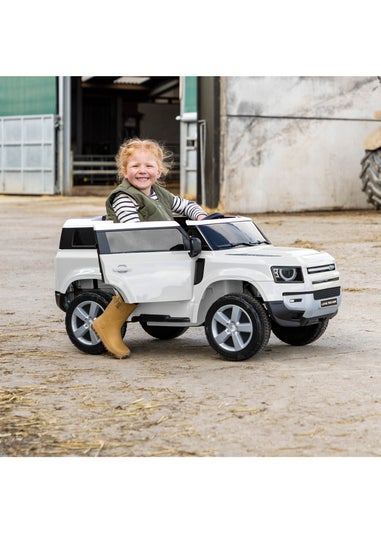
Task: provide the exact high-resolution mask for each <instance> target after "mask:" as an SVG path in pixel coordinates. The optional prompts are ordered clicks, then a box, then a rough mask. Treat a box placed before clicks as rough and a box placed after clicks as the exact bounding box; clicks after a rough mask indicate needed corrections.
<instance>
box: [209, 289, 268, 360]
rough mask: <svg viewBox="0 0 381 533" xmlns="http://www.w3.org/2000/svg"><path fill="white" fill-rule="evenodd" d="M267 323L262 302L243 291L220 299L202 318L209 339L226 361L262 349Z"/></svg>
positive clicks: (266, 338) (247, 356) (265, 337)
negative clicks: (204, 317) (203, 318)
mask: <svg viewBox="0 0 381 533" xmlns="http://www.w3.org/2000/svg"><path fill="white" fill-rule="evenodd" d="M270 332H271V328H270V322H269V319H268V317H267V314H266V312H265V310H264V308H263V307H262V305H261V304H260V303H259V302H258V300H256V299H255V298H253V297H251V296H248V295H246V294H228V295H226V296H223V297H222V298H219V300H217V301H216V302H215V303H214V304H213V305H212V306H211V308H210V309H209V311H208V313H207V315H206V319H205V333H206V337H207V339H208V342H209V344H210V346H211V347H212V348H214V350H216V352H217V353H219V354H220V355H221V356H222V357H223V358H224V359H227V360H228V361H244V360H245V359H249V358H250V357H252V356H253V355H255V354H256V353H258V352H260V351H261V350H263V348H264V347H265V346H266V345H267V343H268V340H269V337H270Z"/></svg>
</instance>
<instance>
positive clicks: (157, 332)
mask: <svg viewBox="0 0 381 533" xmlns="http://www.w3.org/2000/svg"><path fill="white" fill-rule="evenodd" d="M141 326H142V328H143V329H144V331H145V332H146V333H148V335H151V337H155V338H156V339H160V340H170V339H175V338H176V337H180V335H182V334H183V333H185V332H186V330H187V329H188V328H187V327H181V326H149V325H148V324H147V323H146V322H141Z"/></svg>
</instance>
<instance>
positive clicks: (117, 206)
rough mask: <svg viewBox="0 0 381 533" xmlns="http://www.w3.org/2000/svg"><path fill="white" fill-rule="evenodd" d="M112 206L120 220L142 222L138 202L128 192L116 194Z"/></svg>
mask: <svg viewBox="0 0 381 533" xmlns="http://www.w3.org/2000/svg"><path fill="white" fill-rule="evenodd" d="M112 208H113V209H114V211H115V214H116V216H117V218H118V221H119V222H140V218H139V215H138V207H137V204H136V203H135V202H134V200H133V199H132V198H131V196H128V194H124V193H123V192H121V193H119V194H118V195H117V196H115V198H114V200H113V202H112Z"/></svg>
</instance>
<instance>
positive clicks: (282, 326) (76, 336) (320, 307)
mask: <svg viewBox="0 0 381 533" xmlns="http://www.w3.org/2000/svg"><path fill="white" fill-rule="evenodd" d="M55 268H56V302H57V305H58V306H59V307H60V308H61V309H62V310H63V311H64V312H65V313H66V330H67V334H68V336H69V338H70V340H71V341H72V343H73V344H74V345H75V346H76V347H77V348H79V349H80V350H82V351H83V352H86V353H89V354H100V353H102V352H104V351H105V347H104V345H103V343H102V342H101V340H100V339H99V337H98V336H97V335H96V333H95V332H94V331H93V329H92V327H91V324H92V321H93V320H94V319H95V318H96V317H98V316H99V315H100V314H101V313H103V311H104V310H105V308H106V307H107V305H108V303H109V302H110V300H111V298H112V297H113V296H114V295H115V294H118V293H119V294H120V295H121V296H122V298H123V299H124V301H126V302H129V303H138V306H137V307H136V309H135V311H134V312H133V313H132V315H131V316H130V317H129V319H128V322H130V321H132V322H140V324H141V326H142V328H143V329H144V331H146V332H147V333H148V334H150V335H152V336H153V337H156V338H158V339H173V338H175V337H178V336H179V335H182V334H183V333H184V332H185V331H186V330H187V329H188V328H189V327H190V326H204V327H205V333H206V337H207V339H208V342H209V344H210V346H211V347H212V348H213V349H214V350H215V351H216V352H218V353H219V354H220V355H221V356H222V357H223V358H224V359H228V360H230V361H243V360H245V359H248V358H250V357H252V356H253V355H255V354H256V353H258V352H260V351H261V350H263V349H264V348H265V346H266V345H267V343H268V340H269V337H270V333H271V331H272V332H273V333H274V335H276V337H278V339H280V340H281V341H283V342H285V343H288V344H291V345H295V346H301V345H305V344H309V343H311V342H314V341H315V340H317V339H318V338H319V337H320V336H321V335H322V334H323V333H324V331H325V329H326V328H327V325H328V322H329V320H330V319H331V318H332V317H334V316H335V315H336V313H337V311H338V308H339V305H340V302H341V289H340V281H339V272H338V271H337V268H336V264H335V260H334V258H333V257H332V256H331V255H329V254H328V253H325V252H318V251H316V250H311V249H304V248H284V247H277V246H273V245H272V244H270V242H269V241H268V239H267V238H266V237H265V236H264V234H263V233H262V232H261V231H260V229H259V228H258V227H257V226H256V225H255V224H254V223H253V222H252V220H251V219H250V218H247V217H242V216H237V217H236V216H224V215H221V214H220V213H213V214H212V215H209V216H208V217H206V218H205V219H203V220H201V221H197V222H196V221H191V220H188V219H186V218H183V217H176V218H175V220H174V221H168V222H140V223H124V224H122V223H113V222H109V221H105V220H102V217H96V218H90V219H89V218H88V219H70V220H67V221H66V222H65V224H64V226H63V228H62V234H61V240H60V245H59V250H58V252H57V255H56V262H55ZM126 327H127V323H125V324H124V325H123V327H122V336H123V335H124V333H125V330H126Z"/></svg>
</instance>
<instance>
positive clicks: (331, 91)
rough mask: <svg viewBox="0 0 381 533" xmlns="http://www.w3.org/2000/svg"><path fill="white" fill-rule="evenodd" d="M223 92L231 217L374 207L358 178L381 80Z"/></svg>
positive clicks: (243, 86)
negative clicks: (232, 213) (364, 141)
mask: <svg viewBox="0 0 381 533" xmlns="http://www.w3.org/2000/svg"><path fill="white" fill-rule="evenodd" d="M221 92H222V100H221V101H222V113H221V124H222V128H221V131H222V132H223V133H222V149H221V150H222V153H221V161H222V174H221V195H220V198H221V203H222V205H223V207H224V209H225V210H226V211H227V212H234V213H238V212H239V213H259V212H271V211H302V210H319V209H352V208H356V209H357V208H360V209H361V208H366V207H368V204H367V202H366V198H365V194H364V193H363V192H362V191H361V183H360V179H359V173H360V161H361V159H362V156H363V154H364V149H363V140H364V139H365V137H366V135H367V134H368V133H369V132H370V131H371V130H372V129H374V128H376V127H377V125H378V123H377V122H376V121H374V120H373V112H374V111H375V110H376V109H381V85H380V84H379V82H378V80H377V79H376V77H228V78H223V80H222V91H221Z"/></svg>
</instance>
